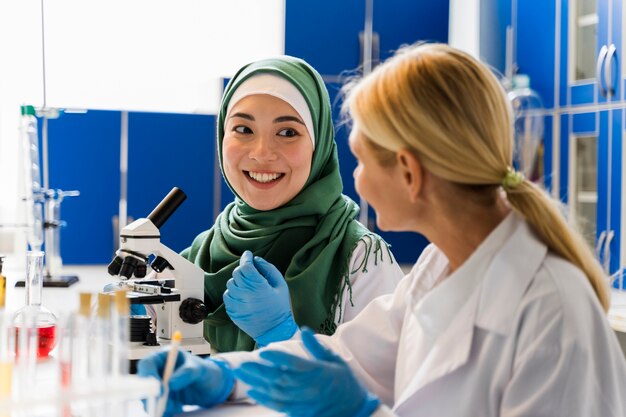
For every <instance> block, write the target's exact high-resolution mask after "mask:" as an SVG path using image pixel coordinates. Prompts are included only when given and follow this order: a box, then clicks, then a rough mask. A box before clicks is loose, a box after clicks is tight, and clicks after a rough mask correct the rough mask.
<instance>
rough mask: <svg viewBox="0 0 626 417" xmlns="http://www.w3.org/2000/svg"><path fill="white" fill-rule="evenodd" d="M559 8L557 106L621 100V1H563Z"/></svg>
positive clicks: (559, 3) (558, 3)
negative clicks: (558, 82)
mask: <svg viewBox="0 0 626 417" xmlns="http://www.w3.org/2000/svg"><path fill="white" fill-rule="evenodd" d="M557 5H560V6H561V7H560V8H561V10H560V21H559V22H558V23H559V26H560V30H558V32H560V43H559V50H560V53H559V59H560V66H561V68H560V72H559V80H560V105H561V106H576V105H584V104H597V103H606V102H612V101H617V100H620V99H621V89H622V88H621V86H620V84H621V83H622V81H621V76H620V63H619V59H618V58H619V57H618V55H619V54H621V45H622V40H621V30H622V28H621V26H622V25H621V21H622V4H621V0H563V1H562V2H557Z"/></svg>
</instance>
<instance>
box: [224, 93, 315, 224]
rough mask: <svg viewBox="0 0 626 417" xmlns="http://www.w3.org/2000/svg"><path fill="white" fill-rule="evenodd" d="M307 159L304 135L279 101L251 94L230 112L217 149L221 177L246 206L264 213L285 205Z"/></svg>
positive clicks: (300, 183) (302, 179)
mask: <svg viewBox="0 0 626 417" xmlns="http://www.w3.org/2000/svg"><path fill="white" fill-rule="evenodd" d="M312 158H313V144H312V142H311V137H310V136H309V132H308V131H307V129H306V127H305V126H304V123H303V121H302V118H301V117H300V115H299V114H298V112H296V111H295V110H294V109H293V107H291V106H290V105H289V104H288V103H286V102H285V101H283V100H281V99H279V98H276V97H274V96H270V95H267V94H255V95H251V96H247V97H244V98H243V99H241V100H240V101H238V102H237V103H236V104H235V105H234V106H233V108H232V109H231V110H230V112H229V114H228V118H227V119H226V122H225V126H224V140H223V144H222V160H223V167H224V174H225V175H226V179H227V180H228V182H229V183H230V185H231V186H232V187H233V189H234V190H235V192H236V193H237V195H239V197H241V198H242V199H243V200H244V201H245V202H246V203H247V204H248V205H249V206H251V207H253V208H255V209H257V210H263V211H266V210H272V209H275V208H278V207H280V206H283V205H284V204H286V203H287V202H289V201H291V200H292V199H293V198H294V197H295V196H296V195H298V193H299V192H300V191H301V190H302V187H304V184H305V183H306V181H307V179H308V177H309V173H310V172H311V161H312Z"/></svg>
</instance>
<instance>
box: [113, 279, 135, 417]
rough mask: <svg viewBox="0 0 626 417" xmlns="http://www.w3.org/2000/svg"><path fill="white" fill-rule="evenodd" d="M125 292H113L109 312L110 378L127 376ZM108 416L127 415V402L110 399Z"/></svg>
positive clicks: (127, 322) (126, 302)
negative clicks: (112, 302)
mask: <svg viewBox="0 0 626 417" xmlns="http://www.w3.org/2000/svg"><path fill="white" fill-rule="evenodd" d="M126 292H127V290H118V291H115V298H114V300H115V305H114V308H113V309H112V310H111V336H110V340H111V378H112V380H113V381H114V383H115V381H116V379H117V378H123V377H124V376H126V375H128V370H129V359H128V344H129V342H130V329H129V326H130V324H129V318H128V314H129V310H130V308H129V302H128V297H126ZM109 412H110V415H115V416H120V417H124V416H126V415H127V413H128V402H127V401H125V400H119V399H115V398H112V399H111V402H110V411H109Z"/></svg>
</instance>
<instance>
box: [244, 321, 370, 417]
mask: <svg viewBox="0 0 626 417" xmlns="http://www.w3.org/2000/svg"><path fill="white" fill-rule="evenodd" d="M302 342H303V343H304V346H305V348H306V349H307V350H308V351H309V353H310V354H311V356H312V357H313V359H312V360H311V359H305V358H302V357H299V356H295V355H291V354H289V353H286V352H278V351H272V350H266V351H262V352H261V353H260V356H261V359H263V361H262V362H245V363H243V364H241V366H240V367H239V368H237V369H235V370H234V372H235V376H236V377H237V378H239V379H241V380H242V381H243V382H245V383H246V384H248V385H250V387H251V389H250V390H249V391H248V395H249V396H250V398H252V399H254V400H255V401H256V402H258V403H259V404H261V405H264V406H266V407H269V408H272V409H274V410H277V411H280V412H283V413H286V414H288V415H290V416H299V417H306V416H316V417H340V416H341V417H365V416H369V415H371V414H372V413H373V412H374V411H375V410H376V409H377V408H378V405H379V404H380V400H379V399H378V398H376V397H375V396H374V395H373V394H371V393H369V392H368V391H367V390H366V389H365V388H364V387H363V386H362V385H361V383H360V382H359V381H358V380H357V379H356V377H355V376H354V374H353V373H352V371H351V370H350V368H349V367H348V365H347V364H346V363H345V362H344V361H343V359H341V358H340V357H339V356H338V355H336V354H335V353H333V352H332V351H330V350H328V349H326V348H325V347H324V346H322V345H321V344H320V343H319V342H318V341H317V339H315V335H314V334H313V332H312V331H311V330H310V329H303V330H302Z"/></svg>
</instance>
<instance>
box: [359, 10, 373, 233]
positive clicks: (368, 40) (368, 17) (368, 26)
mask: <svg viewBox="0 0 626 417" xmlns="http://www.w3.org/2000/svg"><path fill="white" fill-rule="evenodd" d="M373 32H374V0H365V28H364V30H363V76H366V75H367V74H369V73H371V72H372V36H373ZM359 207H360V209H361V210H360V212H359V221H360V222H361V223H362V224H363V225H365V227H369V225H368V223H369V204H367V201H365V199H364V198H363V197H361V198H360V199H359Z"/></svg>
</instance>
